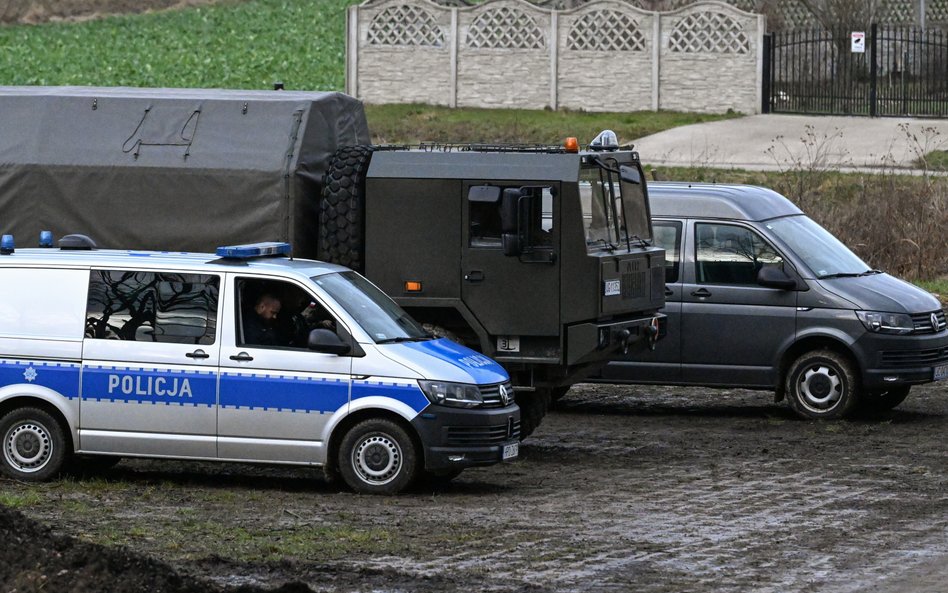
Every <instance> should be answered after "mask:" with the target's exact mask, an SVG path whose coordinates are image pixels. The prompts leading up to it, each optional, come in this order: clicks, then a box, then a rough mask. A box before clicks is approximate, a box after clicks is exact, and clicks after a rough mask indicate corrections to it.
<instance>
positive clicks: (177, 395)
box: [82, 365, 217, 408]
mask: <svg viewBox="0 0 948 593" xmlns="http://www.w3.org/2000/svg"><path fill="white" fill-rule="evenodd" d="M82 399H84V400H93V401H100V402H102V401H104V402H124V403H141V404H145V403H148V404H161V405H166V406H195V407H196V406H206V407H208V408H210V407H213V406H214V405H216V404H217V371H216V370H214V371H195V370H158V369H149V368H141V367H120V366H115V367H113V366H96V365H89V366H86V367H85V369H84V370H83V378H82Z"/></svg>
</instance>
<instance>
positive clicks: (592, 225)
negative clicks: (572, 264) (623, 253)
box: [579, 158, 652, 250]
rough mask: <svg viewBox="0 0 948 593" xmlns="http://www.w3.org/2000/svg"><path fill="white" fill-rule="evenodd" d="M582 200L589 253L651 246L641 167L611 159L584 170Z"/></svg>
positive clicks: (582, 172)
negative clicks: (599, 250)
mask: <svg viewBox="0 0 948 593" xmlns="http://www.w3.org/2000/svg"><path fill="white" fill-rule="evenodd" d="M579 197H580V203H581V204H582V209H583V227H584V228H585V230H586V246H587V249H589V250H598V249H602V248H606V249H610V250H614V249H619V248H622V249H625V248H627V247H629V246H632V245H637V246H643V245H650V244H651V241H652V225H651V221H650V220H649V212H648V201H647V199H646V196H645V188H644V182H643V181H642V176H641V172H640V170H639V169H638V167H635V166H631V165H619V164H618V163H617V162H616V161H615V159H609V158H605V159H600V160H598V161H597V162H595V163H592V164H591V165H589V166H587V167H583V169H582V171H581V173H580V181H579Z"/></svg>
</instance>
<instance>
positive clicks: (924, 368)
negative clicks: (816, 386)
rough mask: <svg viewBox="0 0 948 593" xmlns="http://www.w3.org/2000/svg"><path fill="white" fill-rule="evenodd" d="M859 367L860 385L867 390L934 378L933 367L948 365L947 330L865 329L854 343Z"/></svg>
mask: <svg viewBox="0 0 948 593" xmlns="http://www.w3.org/2000/svg"><path fill="white" fill-rule="evenodd" d="M853 347H854V349H855V351H856V355H857V356H858V357H859V359H860V362H861V364H860V366H861V367H862V368H863V372H862V385H863V387H864V388H865V389H868V390H871V391H879V390H885V389H888V388H891V387H896V386H899V385H919V384H922V383H931V382H932V381H934V380H935V369H936V368H938V367H944V366H946V365H948V331H944V330H942V331H941V332H939V333H937V334H925V335H906V336H893V335H884V334H874V333H869V332H866V333H865V334H864V335H863V336H862V337H860V338H859V340H857V341H856V343H855V344H854V346H853Z"/></svg>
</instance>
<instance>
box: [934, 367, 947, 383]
mask: <svg viewBox="0 0 948 593" xmlns="http://www.w3.org/2000/svg"><path fill="white" fill-rule="evenodd" d="M944 379H948V364H943V365H941V366H937V367H935V381H942V380H944Z"/></svg>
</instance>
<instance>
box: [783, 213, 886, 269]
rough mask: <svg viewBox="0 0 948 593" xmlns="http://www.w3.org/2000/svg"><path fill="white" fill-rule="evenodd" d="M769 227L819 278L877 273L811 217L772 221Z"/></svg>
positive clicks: (791, 217)
mask: <svg viewBox="0 0 948 593" xmlns="http://www.w3.org/2000/svg"><path fill="white" fill-rule="evenodd" d="M765 226H766V227H767V228H768V229H769V230H770V231H771V232H772V233H773V234H774V235H775V236H776V237H777V238H779V239H780V240H781V241H783V242H784V243H785V244H786V245H787V247H789V248H790V250H791V251H793V252H794V253H795V254H796V255H797V257H799V258H800V259H801V260H803V263H804V264H806V266H807V267H808V268H810V270H811V271H812V272H813V274H814V275H815V276H816V277H817V278H838V277H840V276H862V275H864V274H872V273H876V272H875V270H871V269H870V268H869V266H868V265H866V262H864V261H862V260H861V259H859V256H858V255H856V254H855V253H853V252H852V251H850V250H849V248H848V247H846V246H845V245H844V244H843V243H842V242H841V241H840V240H839V239H837V238H836V237H834V236H833V235H832V234H831V233H830V232H829V231H827V230H826V229H824V228H823V227H821V226H820V225H818V224H816V223H815V222H813V220H812V219H810V218H809V217H808V216H804V215H799V216H788V217H787V218H778V219H776V220H771V221H768V222H767V223H765Z"/></svg>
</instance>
